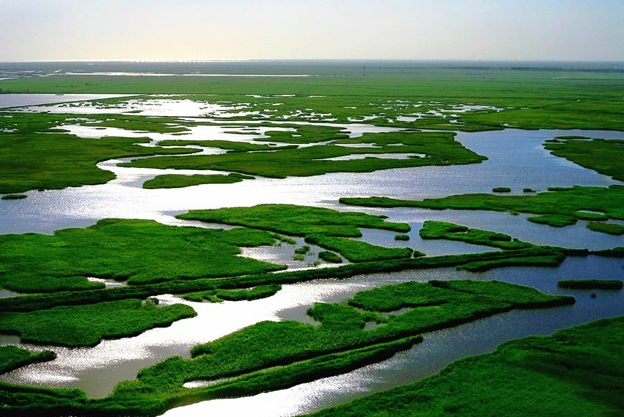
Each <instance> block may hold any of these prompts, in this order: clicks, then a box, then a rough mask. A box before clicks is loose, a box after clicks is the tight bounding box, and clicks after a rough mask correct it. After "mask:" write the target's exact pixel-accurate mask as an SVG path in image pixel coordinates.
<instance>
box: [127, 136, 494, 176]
mask: <svg viewBox="0 0 624 417" xmlns="http://www.w3.org/2000/svg"><path fill="white" fill-rule="evenodd" d="M354 144H356V145H357V144H367V145H368V146H359V147H351V146H342V145H354ZM397 145H400V146H397ZM393 153H401V154H405V153H413V154H418V155H421V154H422V155H424V156H415V157H413V158H399V157H397V158H375V157H374V156H368V155H369V154H373V155H374V154H390V155H391V154H393ZM358 154H366V157H365V158H360V159H358V158H354V159H345V160H341V159H338V158H345V157H350V156H357V155H358ZM484 159H486V158H485V157H483V156H480V155H477V154H475V153H474V152H472V151H470V150H468V149H466V148H464V147H463V146H462V145H461V144H460V143H459V142H457V141H455V140H454V133H447V132H412V131H410V132H400V133H366V134H364V135H363V136H362V137H360V138H351V139H339V140H335V141H332V142H331V143H329V144H325V145H313V146H308V147H297V148H290V147H288V148H281V149H277V148H276V149H273V150H272V151H271V152H228V153H225V154H219V155H192V156H180V157H175V158H168V157H157V158H145V159H137V160H134V161H132V162H129V163H125V164H122V166H127V167H138V168H162V169H171V168H174V169H209V170H217V171H233V172H239V173H243V174H247V175H260V176H264V177H271V178H286V177H292V176H296V177H306V176H312V175H322V174H327V173H332V172H372V171H377V170H382V169H390V168H408V167H418V166H429V165H454V164H473V163H479V162H481V161H483V160H484Z"/></svg>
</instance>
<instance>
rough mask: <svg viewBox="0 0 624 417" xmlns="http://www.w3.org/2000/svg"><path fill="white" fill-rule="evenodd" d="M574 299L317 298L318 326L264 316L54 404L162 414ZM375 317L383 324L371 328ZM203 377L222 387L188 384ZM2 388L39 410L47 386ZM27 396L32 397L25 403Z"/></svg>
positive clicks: (11, 398) (407, 287) (459, 293)
mask: <svg viewBox="0 0 624 417" xmlns="http://www.w3.org/2000/svg"><path fill="white" fill-rule="evenodd" d="M389 303H390V304H389ZM571 303H574V299H573V298H571V297H565V296H551V295H546V294H542V293H540V292H538V291H537V290H534V289H532V288H528V287H521V286H518V285H512V284H507V283H503V282H497V281H489V282H476V281H450V282H440V281H431V282H429V283H415V282H410V283H406V284H398V285H392V286H386V287H382V288H378V289H374V290H369V291H364V292H360V293H358V294H357V295H356V296H355V297H353V298H352V299H350V300H346V301H345V302H343V303H334V304H327V303H317V304H315V305H314V307H313V308H311V309H310V310H309V311H308V315H309V316H310V317H311V318H313V319H314V320H316V321H317V322H318V324H317V325H316V326H315V325H311V324H306V323H301V322H297V321H290V320H289V321H282V322H271V321H263V322H260V323H257V324H255V325H253V326H250V327H247V328H244V329H242V330H240V331H238V332H234V333H232V334H230V335H227V336H225V337H223V338H221V339H218V340H216V341H213V342H211V343H208V344H203V345H198V346H195V347H194V348H193V349H192V351H191V355H192V358H191V359H183V358H181V357H174V358H170V359H167V360H165V361H162V362H160V363H158V364H156V365H154V366H151V367H149V368H145V369H143V370H142V371H141V372H140V373H139V375H138V377H137V380H135V381H126V382H123V383H121V384H120V385H119V386H118V387H117V388H116V390H115V391H114V392H113V394H111V395H110V396H109V397H107V398H103V399H101V400H85V398H84V397H83V396H81V395H80V394H79V393H78V392H75V394H74V396H72V397H70V398H67V396H63V395H62V394H63V393H64V392H63V391H62V390H47V391H46V392H48V393H50V394H51V395H50V398H48V401H50V402H49V404H48V407H50V408H53V409H59V408H60V409H66V410H72V412H74V413H77V414H82V415H101V414H107V413H111V412H117V413H123V414H124V415H156V414H159V413H161V412H163V411H164V410H165V409H167V408H170V407H173V406H176V405H179V404H188V403H190V402H196V401H200V400H206V399H214V398H223V397H230V396H238V395H250V394H253V393H258V392H262V391H264V390H266V389H276V388H286V387H289V386H292V385H295V384H297V383H301V382H304V381H309V380H314V379H317V378H320V377H324V376H329V375H334V374H336V373H340V372H344V371H346V370H348V369H353V368H354V367H359V366H362V365H363V364H365V363H370V362H372V361H377V360H380V359H382V358H385V357H388V356H391V355H392V354H393V353H395V352H396V351H398V350H403V349H406V348H408V347H409V346H411V345H413V344H414V343H418V342H419V341H420V340H421V339H422V338H421V337H419V336H418V335H419V333H422V332H426V331H432V330H438V329H443V328H446V327H451V326H456V325H459V324H461V323H466V322H470V321H473V320H476V319H478V318H481V317H487V316H490V315H494V314H497V313H501V312H504V311H509V310H511V309H517V308H545V307H553V306H560V305H568V304H571ZM152 308H156V307H152ZM401 308H406V309H408V310H407V311H406V312H403V313H402V314H397V315H390V316H388V317H386V316H384V315H382V314H380V313H381V312H385V311H393V310H398V309H401ZM367 322H374V323H377V324H378V326H376V327H374V328H372V329H365V325H366V323H367ZM223 378H226V379H223ZM196 380H215V383H214V384H212V385H210V384H209V385H208V386H206V387H199V388H185V387H184V384H185V383H186V382H189V381H196ZM0 391H1V392H2V398H3V402H4V404H5V407H11V408H10V409H11V410H12V411H14V412H15V411H19V412H22V413H24V412H29V411H30V410H40V405H39V404H38V401H37V398H38V397H39V395H41V390H32V389H27V388H21V387H10V388H9V387H7V386H0ZM24 398H28V399H31V401H32V402H22V401H23V399H24Z"/></svg>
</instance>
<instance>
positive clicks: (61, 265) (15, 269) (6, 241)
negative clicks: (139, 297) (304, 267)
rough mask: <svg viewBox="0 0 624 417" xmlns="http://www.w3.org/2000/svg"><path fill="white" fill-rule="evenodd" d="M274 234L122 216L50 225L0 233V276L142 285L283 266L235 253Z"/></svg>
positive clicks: (32, 282)
mask: <svg viewBox="0 0 624 417" xmlns="http://www.w3.org/2000/svg"><path fill="white" fill-rule="evenodd" d="M274 241H275V240H274V239H273V237H272V236H271V234H270V233H268V232H264V231H260V230H251V229H244V228H235V229H231V230H221V229H210V230H208V229H203V228H198V227H175V226H165V225H162V224H159V223H156V222H154V221H150V220H121V219H105V220H100V221H99V222H97V223H96V224H95V225H94V226H90V227H88V228H85V229H63V230H57V231H56V232H55V233H54V234H53V235H51V236H50V235H40V234H34V233H32V234H19V235H2V236H0V263H1V264H2V265H3V268H2V269H1V270H0V284H1V285H2V286H3V287H5V288H7V289H10V290H14V291H17V292H54V291H63V290H89V289H98V288H103V287H104V284H101V283H94V282H90V281H88V280H87V277H101V278H109V279H115V280H119V281H126V282H128V283H129V284H137V285H142V284H148V283H155V282H161V281H167V280H186V279H197V278H207V277H224V276H236V275H244V274H249V273H258V272H266V271H275V270H280V269H284V267H282V266H279V265H274V264H269V263H266V262H261V261H257V260H254V259H248V258H243V257H241V256H239V255H240V253H241V250H240V247H247V246H252V247H253V246H261V245H272V244H273V243H274ZM172 254H175V256H172ZM150 295H154V294H150Z"/></svg>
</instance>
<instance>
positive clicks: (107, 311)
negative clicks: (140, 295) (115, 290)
mask: <svg viewBox="0 0 624 417" xmlns="http://www.w3.org/2000/svg"><path fill="white" fill-rule="evenodd" d="M195 315H196V313H195V311H194V310H193V309H192V308H191V307H189V306H186V305H182V304H174V305H171V306H166V307H157V306H156V305H155V304H154V303H153V302H152V301H150V300H147V301H142V300H134V299H128V300H120V301H111V302H103V303H97V304H89V305H81V306H62V307H54V308H50V309H48V310H37V311H32V312H28V313H9V312H4V313H0V333H8V334H16V335H19V336H20V337H21V340H22V341H24V342H32V343H38V344H50V345H59V346H69V347H78V346H95V345H97V344H98V343H100V341H101V340H102V339H117V338H121V337H128V336H135V335H138V334H140V333H142V332H144V331H145V330H148V329H151V328H153V327H164V326H169V325H170V324H171V323H173V322H174V321H176V320H180V319H183V318H189V317H194V316H195Z"/></svg>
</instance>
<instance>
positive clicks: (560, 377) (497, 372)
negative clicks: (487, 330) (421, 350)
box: [313, 317, 624, 417]
mask: <svg viewBox="0 0 624 417" xmlns="http://www.w3.org/2000/svg"><path fill="white" fill-rule="evenodd" d="M623 346H624V317H619V318H613V319H606V320H600V321H596V322H593V323H589V324H585V325H582V326H578V327H573V328H570V329H565V330H560V331H558V332H556V333H555V334H553V335H552V336H547V337H535V336H534V337H528V338H524V339H519V340H514V341H511V342H507V343H504V344H502V345H501V346H499V347H498V348H497V349H496V351H494V352H493V353H489V354H485V355H480V356H475V357H470V358H467V359H462V360H459V361H456V362H454V363H452V364H450V365H448V366H447V367H446V368H445V369H443V370H442V371H441V372H440V373H439V374H437V375H434V376H432V377H429V378H426V379H424V380H422V381H419V382H416V383H413V384H409V385H405V386H402V387H398V388H394V389H391V390H388V391H384V392H380V393H377V394H373V395H370V396H368V397H364V398H362V399H359V400H355V401H352V402H350V403H347V404H345V405H343V406H338V407H333V408H330V409H327V410H323V411H320V412H318V413H315V414H313V415H314V416H315V417H321V416H345V417H346V416H388V415H400V416H448V415H457V416H502V415H504V416H510V417H513V416H518V417H524V416H529V415H534V416H545V415H553V416H555V415H557V416H561V415H583V416H611V415H612V416H616V415H621V414H622V413H624V387H623V386H622V383H621V381H622V379H624V365H623V364H622V361H621V360H620V359H619V358H621V357H622V355H624V348H623Z"/></svg>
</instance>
